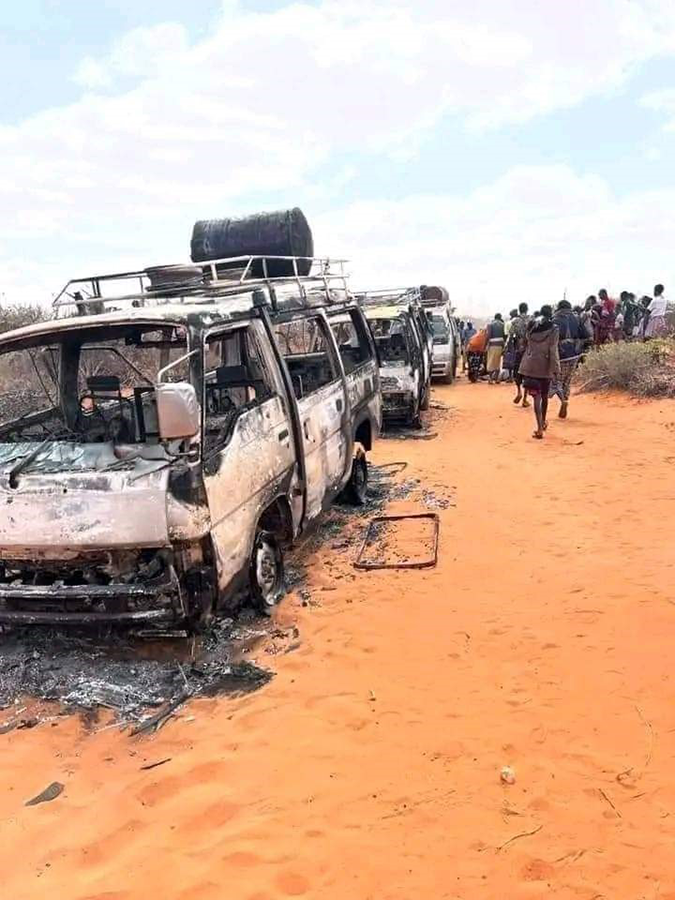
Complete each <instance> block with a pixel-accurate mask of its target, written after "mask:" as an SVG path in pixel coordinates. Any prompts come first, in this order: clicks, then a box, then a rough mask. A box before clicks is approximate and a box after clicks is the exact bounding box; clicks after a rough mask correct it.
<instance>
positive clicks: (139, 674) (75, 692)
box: [0, 614, 297, 730]
mask: <svg viewBox="0 0 675 900" xmlns="http://www.w3.org/2000/svg"><path fill="white" fill-rule="evenodd" d="M294 638H297V630H296V629H290V630H288V631H284V630H282V629H279V628H277V627H276V626H274V625H273V623H272V622H271V621H270V620H269V619H261V618H260V617H256V616H253V615H246V614H245V615H242V616H241V617H240V618H239V619H238V620H237V621H233V620H232V619H221V620H219V621H218V622H217V623H216V625H215V626H214V627H213V628H212V629H211V630H210V631H209V632H208V633H206V634H204V635H200V636H198V637H191V638H186V637H182V638H173V637H172V638H169V639H162V640H159V639H154V640H147V639H139V638H136V637H133V636H131V635H129V634H125V633H123V632H119V631H118V632H115V631H105V632H103V631H99V632H98V633H92V632H85V631H80V632H71V631H64V630H57V629H51V628H31V629H25V628H11V629H8V630H6V631H4V632H3V633H1V634H0V709H4V710H5V714H4V715H1V716H0V728H3V729H4V730H11V728H12V727H27V726H26V720H24V719H21V718H20V717H19V714H20V707H21V705H22V704H23V703H24V701H25V700H28V701H30V700H31V699H37V700H42V701H55V702H57V703H58V704H60V706H61V708H62V710H63V711H64V712H65V713H69V712H75V711H86V712H87V719H88V721H92V720H93V721H95V719H96V715H97V713H98V711H100V710H101V709H108V710H112V712H113V714H114V717H115V719H116V720H117V721H118V722H120V723H136V724H137V725H142V724H143V723H144V722H145V721H146V720H148V719H149V718H152V716H153V713H154V714H157V711H159V712H160V713H161V711H162V709H166V710H168V712H169V713H172V712H173V711H174V710H175V709H177V708H178V706H180V705H181V703H183V702H185V701H187V700H189V699H192V698H195V697H200V696H202V697H203V696H214V695H216V694H242V693H248V692H250V691H254V690H257V689H258V688H260V687H262V686H263V685H264V684H267V682H268V681H269V680H270V679H271V678H272V673H271V672H269V671H268V670H267V669H264V668H261V667H259V666H258V665H256V664H255V663H253V662H251V661H249V660H247V659H246V655H247V654H248V653H250V652H251V651H252V650H253V649H255V648H256V647H257V646H258V645H260V644H261V643H262V642H263V641H266V643H267V647H266V652H281V650H280V649H278V648H279V647H280V646H285V645H287V644H288V643H289V642H290V641H291V640H292V639H294ZM275 648H276V649H275ZM10 707H11V709H9V708H10ZM31 724H37V723H36V722H30V723H29V726H28V727H30V725H31Z"/></svg>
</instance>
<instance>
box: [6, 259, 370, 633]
mask: <svg viewBox="0 0 675 900" xmlns="http://www.w3.org/2000/svg"><path fill="white" fill-rule="evenodd" d="M271 270H276V271H282V272H285V273H286V274H283V275H280V276H277V277H269V272H270V271H271ZM301 272H303V273H305V274H300V273H301ZM56 302H57V315H58V317H57V318H56V319H54V320H51V321H48V322H43V323H39V324H36V325H31V326H28V327H25V328H21V329H18V330H15V331H12V332H9V333H6V334H3V335H2V336H1V337H0V378H1V379H2V380H1V382H0V383H2V386H3V393H2V396H1V397H0V622H18V623H53V622H62V623H89V622H134V623H179V622H180V623H197V622H200V621H203V620H206V619H208V618H209V617H210V616H212V615H213V614H214V613H216V612H218V611H219V610H221V609H224V608H225V609H226V608H231V607H233V606H235V605H236V604H237V603H238V602H239V601H240V599H241V598H242V597H243V596H245V595H246V594H249V595H250V596H252V597H253V599H254V600H255V602H256V603H257V605H258V606H259V607H260V608H261V609H263V610H269V609H270V608H271V607H273V606H274V604H275V603H276V602H277V601H278V600H279V598H280V597H281V595H282V592H283V566H282V548H283V547H284V546H285V545H288V544H290V543H291V542H292V541H293V539H294V538H295V537H296V536H297V535H298V534H300V533H301V532H302V531H303V530H304V529H305V528H306V526H307V524H308V523H309V522H310V521H311V520H312V519H314V518H315V517H316V516H317V515H318V514H319V513H320V512H321V510H322V509H324V508H325V507H326V506H327V505H328V504H330V503H331V501H332V500H334V499H335V498H336V497H338V496H339V495H347V496H348V498H349V499H350V500H351V501H352V502H354V503H362V502H363V501H364V497H365V488H366V481H367V466H366V462H365V454H366V451H368V450H369V449H370V448H371V446H372V443H373V441H374V440H375V438H376V436H377V434H378V431H379V428H380V419H381V409H380V406H381V400H380V392H379V373H378V365H377V358H376V351H375V347H374V344H373V340H372V337H371V333H370V330H369V328H368V325H367V322H366V320H365V317H364V314H363V312H362V310H361V308H360V307H359V305H358V304H357V303H356V302H355V301H354V300H353V299H352V297H351V295H350V293H349V291H348V287H347V282H346V278H345V275H344V274H343V269H342V263H340V262H338V263H335V262H331V261H329V260H327V259H314V258H303V259H302V260H297V259H294V258H288V257H285V258H284V259H283V260H280V259H279V258H278V257H274V258H272V257H264V256H262V257H261V256H247V257H239V258H237V259H219V260H209V261H206V262H199V263H195V264H192V265H188V266H170V267H166V266H164V267H158V268H155V269H146V270H141V271H136V272H127V273H123V274H118V275H110V276H94V277H91V278H87V279H80V280H77V281H74V282H70V283H69V284H68V286H67V288H66V289H65V290H64V292H62V294H61V295H60V296H59V298H57V301H56ZM64 313H66V315H65V316H64Z"/></svg>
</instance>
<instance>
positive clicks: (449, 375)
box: [443, 360, 457, 384]
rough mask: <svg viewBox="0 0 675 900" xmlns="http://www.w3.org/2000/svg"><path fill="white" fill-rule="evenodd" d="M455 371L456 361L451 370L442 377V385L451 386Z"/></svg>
mask: <svg viewBox="0 0 675 900" xmlns="http://www.w3.org/2000/svg"><path fill="white" fill-rule="evenodd" d="M456 370H457V360H455V362H454V364H453V367H452V369H451V370H450V371H449V372H447V373H446V374H445V375H444V376H443V384H452V382H453V381H454V380H455V374H456Z"/></svg>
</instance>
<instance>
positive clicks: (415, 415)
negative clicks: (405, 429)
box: [408, 406, 422, 428]
mask: <svg viewBox="0 0 675 900" xmlns="http://www.w3.org/2000/svg"><path fill="white" fill-rule="evenodd" d="M408 422H409V424H410V427H411V428H421V427H422V414H421V411H420V407H419V406H418V407H417V408H416V409H414V410H413V411H412V412H411V413H410V416H409V418H408Z"/></svg>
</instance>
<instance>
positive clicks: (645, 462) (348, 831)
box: [0, 384, 675, 900]
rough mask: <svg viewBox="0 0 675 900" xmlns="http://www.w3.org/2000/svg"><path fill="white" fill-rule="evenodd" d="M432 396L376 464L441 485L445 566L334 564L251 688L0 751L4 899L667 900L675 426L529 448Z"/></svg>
mask: <svg viewBox="0 0 675 900" xmlns="http://www.w3.org/2000/svg"><path fill="white" fill-rule="evenodd" d="M435 396H436V398H437V399H438V400H440V401H442V402H444V403H446V404H450V405H452V407H453V410H452V412H451V413H450V414H447V413H439V412H437V411H432V413H431V415H432V419H433V417H434V416H435V417H436V419H435V420H432V423H431V430H432V431H435V432H437V433H438V436H437V437H436V438H435V439H434V440H430V441H412V440H409V441H393V440H387V441H382V442H380V443H379V445H378V447H377V451H376V454H375V457H376V459H377V461H379V462H387V461H395V460H401V459H406V460H407V461H408V468H407V470H406V472H405V473H403V475H402V476H400V477H408V476H412V477H417V478H420V479H422V480H423V481H424V482H425V484H428V486H429V487H430V488H431V489H433V488H434V486H439V487H442V486H444V485H445V486H446V492H447V486H451V487H452V489H453V490H452V493H453V496H454V501H453V502H454V503H455V506H450V507H449V508H448V509H445V510H441V511H440V517H441V543H440V559H439V564H438V567H437V568H436V569H432V570H428V571H410V572H401V571H389V572H358V571H356V570H354V569H353V567H352V565H351V562H352V560H351V553H352V551H351V550H349V552H347V551H346V550H343V551H340V550H339V549H335V547H334V546H333V547H332V548H331V541H328V542H327V543H326V544H325V545H324V547H323V548H322V549H321V550H320V551H319V552H318V553H317V554H316V557H315V560H314V562H315V567H314V574H313V576H312V585H311V592H312V596H313V597H314V598H315V599H316V600H317V601H318V603H317V604H316V605H314V604H310V605H309V606H306V607H303V606H302V605H301V603H300V600H299V599H298V598H297V597H295V598H291V599H290V600H289V601H287V602H286V604H285V606H284V608H283V610H282V611H281V614H280V616H281V619H282V621H283V622H284V623H288V622H291V621H292V622H295V623H297V624H298V627H299V630H300V641H301V643H300V646H299V648H298V649H296V650H295V651H294V652H292V653H289V654H287V655H284V656H281V657H275V658H273V659H272V663H273V666H274V668H275V669H276V671H277V675H276V678H275V679H274V680H273V681H272V683H271V684H270V685H269V686H267V687H266V688H264V689H263V690H261V691H260V692H258V693H256V694H254V695H251V696H249V697H247V698H245V699H242V700H237V701H232V700H208V701H206V700H205V701H199V702H196V703H194V704H192V706H190V707H188V708H187V710H186V711H185V713H184V715H183V717H182V718H180V719H177V720H174V721H173V722H170V723H169V724H168V725H167V726H166V727H165V729H164V730H163V731H162V732H160V734H159V735H158V736H157V737H156V738H154V739H152V740H147V739H146V740H142V741H138V740H136V741H134V740H132V739H130V738H128V737H126V736H124V735H120V734H119V733H118V732H116V731H115V730H114V729H111V730H109V731H104V732H101V733H99V734H96V735H93V736H91V735H87V734H86V733H85V732H84V731H83V730H82V728H81V726H80V725H79V723H78V722H77V721H76V720H75V719H70V720H68V721H66V722H60V723H59V724H58V726H57V727H54V728H50V727H49V726H48V725H47V726H40V727H38V728H35V729H33V730H31V731H21V732H16V731H15V732H12V733H11V734H7V735H4V736H0V766H1V769H0V771H1V772H2V775H1V782H0V862H1V866H0V870H1V871H2V878H3V882H4V894H5V896H7V897H11V898H12V900H21V898H28V897H30V898H37V897H44V896H52V897H63V898H68V900H85V898H88V900H94V898H96V900H103V898H105V900H128V898H140V897H148V896H153V897H158V898H159V897H162V898H171V900H178V898H180V900H188V898H189V900H221V898H223V897H228V898H231V900H273V898H285V897H298V896H306V897H311V898H321V900H345V898H350V900H370V898H373V900H375V898H377V900H410V898H435V900H441V898H463V900H469V898H470V900H477V898H490V900H492V898H499V900H503V898H508V900H518V898H533V897H550V896H555V897H561V898H573V897H580V898H588V900H591V898H595V900H600V898H607V900H623V898H626V900H638V898H645V900H657V898H658V900H674V898H675V863H673V853H672V847H673V842H674V839H675V778H674V777H673V758H674V754H675V682H674V680H673V668H674V666H673V651H672V644H673V634H674V633H675V605H673V601H674V600H675V594H673V593H672V588H673V574H674V573H673V568H674V565H675V560H674V557H673V553H672V530H673V529H672V523H673V506H674V504H675V497H674V496H673V490H672V487H671V485H672V469H673V460H675V404H673V403H650V404H638V403H636V402H633V401H629V400H626V399H622V398H599V399H596V398H581V399H578V398H576V399H574V401H573V404H572V418H571V419H570V420H569V421H567V422H564V423H560V422H558V421H557V420H556V421H554V422H553V423H552V425H551V429H550V432H549V434H548V436H547V438H546V440H545V441H544V442H543V443H541V442H536V441H533V440H532V439H531V438H530V434H531V431H532V421H531V415H530V413H529V412H523V411H521V410H517V409H515V408H514V407H513V406H512V404H511V403H510V392H509V390H508V388H503V387H501V386H500V387H488V386H487V385H475V386H470V385H466V384H459V385H457V386H453V387H447V388H446V387H443V388H439V389H438V390H436V392H435ZM414 506H416V503H415V502H414V501H412V500H406V501H399V502H398V503H395V504H393V509H408V508H411V507H414ZM353 527H355V528H356V527H358V528H359V529H361V528H362V527H363V522H362V521H361V522H358V523H354V526H353ZM333 544H334V542H333ZM192 717H194V718H192ZM166 758H170V761H169V762H166V763H165V764H163V765H162V766H160V767H158V768H155V769H152V770H150V771H141V770H140V767H141V766H142V765H144V764H146V763H148V762H154V761H160V760H163V759H166ZM504 765H510V766H512V767H513V769H514V770H515V773H516V783H515V784H514V785H510V786H505V785H502V784H500V779H499V772H500V769H501V767H502V766H504ZM51 781H60V782H62V783H63V784H64V785H65V790H64V792H63V794H62V795H61V796H60V797H59V798H58V799H56V800H54V801H53V802H51V803H45V804H42V805H40V806H36V807H25V806H24V801H25V800H26V799H28V798H29V797H32V796H34V795H35V794H36V793H38V792H39V791H40V790H42V789H43V788H44V787H45V786H46V785H47V784H48V783H49V782H51Z"/></svg>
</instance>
